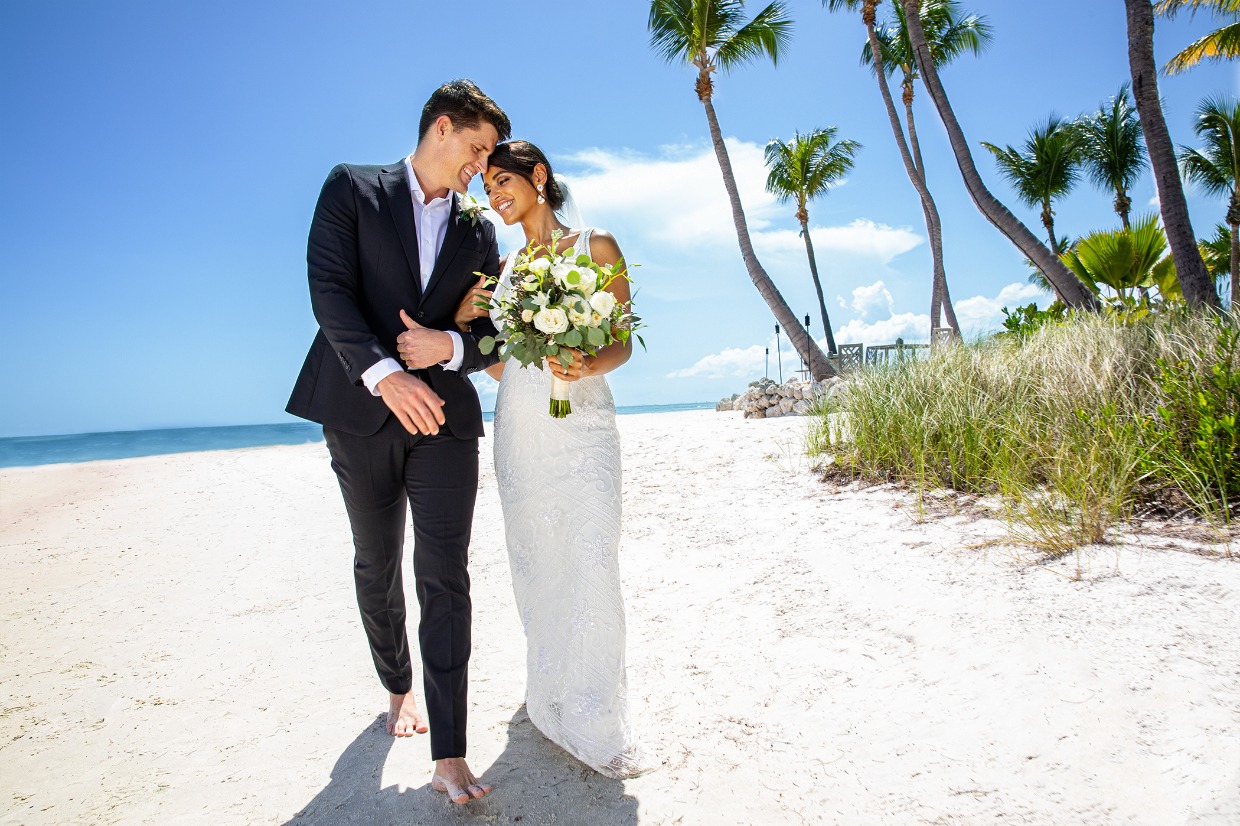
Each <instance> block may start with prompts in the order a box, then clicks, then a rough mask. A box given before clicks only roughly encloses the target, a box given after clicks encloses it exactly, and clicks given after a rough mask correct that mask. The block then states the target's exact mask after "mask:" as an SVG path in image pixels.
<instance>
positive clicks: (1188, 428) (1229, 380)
mask: <svg viewBox="0 0 1240 826" xmlns="http://www.w3.org/2000/svg"><path fill="white" fill-rule="evenodd" d="M1237 329H1238V328H1237V325H1236V324H1235V322H1234V320H1233V319H1231V318H1218V317H1214V316H1209V315H1197V314H1191V313H1188V312H1186V311H1180V312H1174V313H1164V314H1159V315H1156V316H1147V317H1146V318H1143V319H1140V320H1138V321H1124V320H1121V319H1118V318H1116V317H1114V316H1112V315H1106V314H1097V313H1094V314H1084V315H1079V316H1075V317H1073V318H1071V319H1069V320H1068V321H1067V322H1065V323H1063V324H1048V325H1046V326H1043V327H1040V328H1037V329H1034V330H1031V331H1030V332H1028V334H1027V335H1023V336H1009V337H1002V338H994V339H988V340H984V341H978V342H974V343H970V344H961V345H952V346H945V347H939V348H936V349H935V350H934V351H933V352H932V353H931V354H930V356H929V357H928V358H926V359H907V360H904V361H901V362H898V363H896V364H893V365H889V366H886V367H881V368H867V369H866V370H864V371H863V372H861V373H860V374H858V375H857V376H855V377H854V378H853V379H852V380H850V382H849V386H848V391H847V392H846V393H844V394H842V395H841V396H840V397H838V398H837V399H835V400H832V401H829V402H823V403H822V405H821V406H820V408H819V409H818V411H817V419H816V424H815V426H814V427H812V428H811V432H810V436H809V446H808V447H809V452H810V453H811V455H814V456H819V457H822V458H823V459H824V460H825V462H826V469H827V472H828V473H831V474H836V475H840V474H842V475H844V476H846V477H849V478H859V479H867V480H874V481H878V480H885V481H891V480H896V481H901V482H906V483H909V484H911V485H913V486H914V487H915V488H917V489H918V490H920V491H923V492H924V491H926V490H930V489H943V488H947V489H952V490H956V491H960V492H964V493H972V494H979V495H986V496H994V495H997V496H998V497H999V499H1000V501H1001V502H1002V503H1003V506H1004V509H1005V511H1006V513H1007V515H1008V518H1009V522H1010V524H1011V525H1012V529H1013V534H1014V536H1015V538H1017V539H1018V540H1020V541H1022V542H1026V543H1029V544H1031V545H1034V546H1036V547H1039V548H1042V549H1044V550H1045V551H1046V552H1047V553H1049V554H1051V555H1057V554H1061V553H1066V552H1068V551H1069V550H1071V549H1072V548H1075V547H1078V546H1080V545H1083V544H1089V543H1094V542H1102V541H1105V539H1106V536H1107V533H1108V531H1109V530H1110V529H1112V528H1113V527H1115V526H1117V525H1119V524H1122V523H1124V522H1126V521H1128V520H1129V519H1130V518H1131V517H1132V516H1133V514H1134V513H1137V512H1143V513H1144V512H1157V511H1162V512H1166V513H1169V514H1177V513H1181V514H1182V513H1186V512H1187V513H1191V514H1193V515H1194V516H1196V517H1200V518H1203V519H1205V520H1208V521H1210V522H1212V523H1213V524H1215V525H1217V526H1219V527H1224V526H1228V525H1230V523H1231V521H1232V519H1233V517H1234V515H1235V514H1236V513H1237V512H1240V511H1238V510H1237V506H1238V505H1240V428H1238V427H1237V418H1238V416H1240V348H1238V347H1237V340H1238V338H1240V333H1238V332H1237ZM839 414H842V415H839Z"/></svg>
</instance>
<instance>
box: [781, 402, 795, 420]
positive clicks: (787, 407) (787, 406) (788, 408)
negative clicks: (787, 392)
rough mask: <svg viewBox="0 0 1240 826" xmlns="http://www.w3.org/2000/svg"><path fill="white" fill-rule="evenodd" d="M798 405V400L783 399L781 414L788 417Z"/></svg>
mask: <svg viewBox="0 0 1240 826" xmlns="http://www.w3.org/2000/svg"><path fill="white" fill-rule="evenodd" d="M796 403H797V401H796V399H792V398H785V399H781V400H780V402H779V412H780V414H781V415H784V416H787V415H788V414H789V413H791V412H792V408H793V407H794V406H795V405H796Z"/></svg>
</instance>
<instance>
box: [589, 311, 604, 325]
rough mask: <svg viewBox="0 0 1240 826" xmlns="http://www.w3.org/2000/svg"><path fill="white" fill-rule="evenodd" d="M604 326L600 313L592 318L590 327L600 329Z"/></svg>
mask: <svg viewBox="0 0 1240 826" xmlns="http://www.w3.org/2000/svg"><path fill="white" fill-rule="evenodd" d="M602 324H603V317H602V316H601V315H599V314H598V313H594V314H593V316H592V317H591V318H590V326H591V327H600V326H602Z"/></svg>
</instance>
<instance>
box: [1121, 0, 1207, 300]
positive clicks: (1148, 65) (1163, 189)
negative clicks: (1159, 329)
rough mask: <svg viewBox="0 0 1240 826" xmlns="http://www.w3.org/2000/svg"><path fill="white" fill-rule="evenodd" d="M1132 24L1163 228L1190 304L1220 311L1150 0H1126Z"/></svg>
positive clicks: (1131, 58) (1133, 65)
mask: <svg viewBox="0 0 1240 826" xmlns="http://www.w3.org/2000/svg"><path fill="white" fill-rule="evenodd" d="M1124 6H1125V9H1126V12H1127V22H1128V67H1129V71H1130V72H1131V73H1132V96H1133V98H1134V99H1135V100H1136V102H1137V113H1138V114H1139V115H1140V116H1141V131H1142V132H1143V133H1144V134H1145V144H1146V148H1147V149H1148V151H1149V155H1150V167H1151V168H1152V169H1153V170H1154V185H1155V186H1156V187H1157V189H1158V205H1159V210H1160V211H1161V212H1162V219H1163V229H1164V230H1165V231H1166V233H1167V243H1169V244H1170V245H1171V255H1172V257H1173V258H1174V259H1175V271H1176V275H1178V276H1179V279H1180V286H1181V287H1182V288H1183V290H1184V299H1185V301H1187V302H1188V304H1189V305H1190V306H1204V307H1212V308H1215V309H1220V308H1221V305H1220V303H1219V300H1218V293H1217V292H1215V290H1214V281H1213V279H1211V278H1210V274H1209V273H1208V272H1207V271H1206V265H1205V262H1204V261H1202V260H1201V250H1199V249H1198V248H1197V236H1196V235H1195V234H1194V233H1193V223H1192V221H1191V220H1190V219H1189V215H1188V201H1187V200H1186V199H1185V198H1184V183H1183V181H1181V180H1180V173H1179V169H1177V167H1176V157H1175V147H1174V146H1172V144H1171V134H1170V133H1169V132H1168V131H1167V121H1166V119H1165V118H1164V117H1163V111H1162V102H1161V101H1160V100H1159V99H1158V69H1157V67H1156V66H1155V65H1154V7H1153V6H1152V5H1150V0H1124Z"/></svg>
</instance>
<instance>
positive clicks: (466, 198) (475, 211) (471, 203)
mask: <svg viewBox="0 0 1240 826" xmlns="http://www.w3.org/2000/svg"><path fill="white" fill-rule="evenodd" d="M486 209H487V207H484V206H483V205H482V204H480V203H479V202H478V200H477V199H476V198H474V196H473V195H462V196H461V217H463V218H468V219H469V223H471V224H473V225H474V226H477V225H478V219H479V218H481V217H482V213H483V212H484V211H485V210H486Z"/></svg>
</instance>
